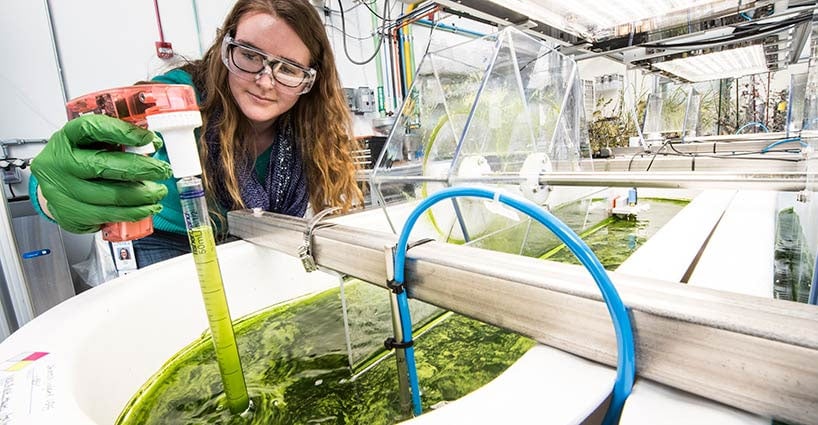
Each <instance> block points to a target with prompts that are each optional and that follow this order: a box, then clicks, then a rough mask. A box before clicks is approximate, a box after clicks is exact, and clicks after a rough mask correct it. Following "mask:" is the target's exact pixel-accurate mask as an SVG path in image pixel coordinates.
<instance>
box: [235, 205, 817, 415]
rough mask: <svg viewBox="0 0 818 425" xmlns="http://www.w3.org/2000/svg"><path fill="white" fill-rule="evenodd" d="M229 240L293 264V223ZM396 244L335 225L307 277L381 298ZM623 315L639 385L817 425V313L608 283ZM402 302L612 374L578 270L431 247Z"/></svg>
mask: <svg viewBox="0 0 818 425" xmlns="http://www.w3.org/2000/svg"><path fill="white" fill-rule="evenodd" d="M228 218H229V222H230V232H231V233H232V234H234V235H236V236H239V237H241V238H243V239H245V240H247V241H249V242H252V243H255V244H258V245H261V246H265V247H269V248H272V249H275V250H277V251H281V252H284V253H287V254H289V255H293V256H296V255H297V251H298V248H299V246H300V245H301V244H302V243H303V241H304V231H305V229H306V227H307V223H306V221H305V220H303V219H299V218H293V217H286V216H281V215H276V214H270V213H263V214H256V215H254V214H253V213H252V212H250V211H235V212H231V213H229V214H228ZM396 241H397V236H395V235H392V234H388V233H382V232H374V231H368V230H364V229H360V228H353V227H348V226H341V225H334V226H328V227H322V228H320V229H318V230H316V231H315V232H314V236H313V250H312V252H313V254H314V257H315V261H316V263H317V264H318V265H320V266H322V267H325V268H328V269H332V270H336V271H338V272H341V273H344V274H347V275H350V276H354V277H357V278H360V279H362V280H365V281H368V282H371V283H374V284H376V285H379V286H382V287H384V288H385V287H386V285H385V280H386V268H385V263H384V256H383V249H384V247H385V246H390V245H393V244H395V242H396ZM610 276H611V279H612V280H613V282H614V284H615V285H616V287H617V289H618V290H619V292H620V295H621V296H622V299H623V300H624V302H625V305H627V306H628V307H629V308H630V309H631V310H632V317H633V324H634V332H635V334H636V336H637V337H636V339H637V350H636V351H637V356H638V361H637V365H638V375H639V376H641V377H643V378H648V379H652V380H654V381H657V382H661V383H663V384H666V385H669V386H671V387H674V388H678V389H681V390H685V391H688V392H691V393H694V394H698V395H700V396H702V397H706V398H709V399H712V400H716V401H719V402H722V403H725V404H728V405H730V406H734V407H737V408H740V409H744V410H747V411H749V412H753V413H756V414H759V415H763V416H767V417H773V418H776V419H780V420H784V421H788V422H794V423H814V422H815V418H818V369H816V368H815V367H814V365H816V364H818V308H817V307H816V306H811V305H806V304H797V303H792V302H787V301H780V300H772V299H763V298H758V297H752V296H746V295H739V294H731V293H725V292H720V291H714V290H710V289H706V288H697V287H690V286H687V285H683V284H679V283H674V282H666V281H661V280H655V279H647V278H641V277H636V276H631V275H625V274H621V273H616V272H610ZM407 282H408V284H407V285H408V291H409V295H410V296H411V297H413V298H417V299H419V300H422V301H426V302H429V303H432V304H435V305H438V306H440V307H443V308H446V309H449V310H452V311H455V312H458V313H461V314H464V315H466V316H469V317H473V318H475V319H478V320H481V321H484V322H486V323H491V324H494V325H496V326H500V327H503V328H506V329H509V330H512V331H515V332H519V333H521V334H523V335H527V336H529V337H532V338H534V339H535V340H537V341H539V342H541V343H543V344H546V345H550V346H553V347H556V348H559V349H561V350H564V351H567V352H570V353H573V354H576V355H579V356H582V357H585V358H588V359H591V360H594V361H597V362H600V363H604V364H607V365H611V366H613V365H615V364H616V342H615V337H614V332H613V326H612V325H611V321H610V318H609V317H608V313H607V310H606V309H605V305H604V303H603V302H602V300H601V296H600V294H599V293H598V292H597V288H596V286H595V285H594V282H593V280H592V278H591V277H590V275H588V273H587V272H586V271H585V270H584V269H583V268H581V267H579V266H573V265H568V264H561V263H555V262H551V261H544V260H538V259H533V258H528V257H521V256H516V255H510V254H504V253H498V252H492V251H486V250H482V249H478V248H472V247H467V246H456V245H449V244H444V243H439V242H431V243H427V244H423V245H420V246H417V247H415V248H412V249H411V250H410V251H409V258H408V260H407Z"/></svg>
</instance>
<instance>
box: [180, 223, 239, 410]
mask: <svg viewBox="0 0 818 425" xmlns="http://www.w3.org/2000/svg"><path fill="white" fill-rule="evenodd" d="M188 238H189V239H190V248H191V252H192V253H193V260H194V262H195V263H196V272H197V273H198V275H199V284H200V285H201V287H202V298H203V299H204V304H205V311H207V320H208V322H209V323H210V332H211V334H212V336H213V348H214V349H215V351H216V360H217V362H218V364H219V370H220V372H221V376H222V381H223V382H224V392H225V394H226V396H227V405H228V406H230V411H231V412H233V413H241V412H243V411H244V410H246V409H247V407H248V404H249V397H248V396H247V387H246V384H245V382H244V375H243V373H242V368H241V360H240V359H239V351H238V347H237V346H236V337H235V336H234V335H233V322H232V321H231V319H230V310H229V309H228V308H227V298H226V296H225V294H224V284H223V283H222V273H221V270H220V269H219V260H218V258H217V257H216V241H215V239H214V238H213V228H211V227H210V226H209V225H206V226H200V227H196V228H193V229H189V230H188Z"/></svg>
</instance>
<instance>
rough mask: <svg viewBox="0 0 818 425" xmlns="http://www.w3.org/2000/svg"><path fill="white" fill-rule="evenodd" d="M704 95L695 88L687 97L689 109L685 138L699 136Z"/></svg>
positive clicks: (686, 116) (683, 131)
mask: <svg viewBox="0 0 818 425" xmlns="http://www.w3.org/2000/svg"><path fill="white" fill-rule="evenodd" d="M701 104H702V95H701V94H700V93H699V92H698V91H697V90H696V89H695V88H693V87H690V92H689V94H688V96H687V107H686V108H685V118H684V126H683V130H682V136H683V137H688V136H689V137H694V136H697V135H698V134H699V116H700V113H701Z"/></svg>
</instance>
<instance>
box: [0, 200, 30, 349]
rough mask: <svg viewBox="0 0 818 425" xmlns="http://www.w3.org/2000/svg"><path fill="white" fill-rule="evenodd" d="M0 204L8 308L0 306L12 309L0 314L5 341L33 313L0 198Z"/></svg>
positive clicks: (0, 258) (5, 205)
mask: <svg viewBox="0 0 818 425" xmlns="http://www.w3.org/2000/svg"><path fill="white" fill-rule="evenodd" d="M2 198H3V204H2V205H0V264H1V265H2V269H3V278H4V279H5V283H6V288H7V290H8V295H9V298H10V299H11V305H10V306H3V310H5V309H6V308H10V309H13V311H12V312H8V314H5V315H4V314H0V337H2V338H3V339H5V337H7V336H9V335H10V334H11V332H12V331H13V330H16V329H17V328H18V327H20V326H22V325H24V324H26V323H28V322H29V321H30V320H31V319H33V318H34V309H33V307H32V303H31V294H30V293H29V290H28V282H27V281H26V274H25V271H24V270H23V262H22V260H21V259H20V253H19V250H18V249H17V239H16V238H15V237H14V229H13V227H12V221H11V213H10V211H9V208H8V201H7V200H6V197H5V196H2Z"/></svg>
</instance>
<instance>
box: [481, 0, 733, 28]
mask: <svg viewBox="0 0 818 425" xmlns="http://www.w3.org/2000/svg"><path fill="white" fill-rule="evenodd" d="M490 1H492V2H493V3H496V4H499V5H502V6H503V7H507V8H509V9H512V10H517V11H519V12H520V13H524V14H526V15H528V16H529V17H530V18H532V19H535V20H538V21H541V22H544V23H547V24H549V25H551V26H554V27H556V28H565V29H569V28H572V29H574V30H576V31H578V32H579V33H581V34H584V35H586V36H593V35H594V34H599V33H600V32H601V31H603V30H607V29H611V28H614V27H616V26H619V25H622V24H629V23H634V22H639V21H643V20H646V19H651V18H658V19H662V18H663V17H664V16H666V15H668V14H671V13H674V12H680V11H684V10H689V11H690V12H691V16H689V18H690V19H693V18H694V17H695V16H698V15H699V14H702V13H704V14H706V13H710V12H712V11H711V10H710V8H707V7H703V6H705V5H711V4H715V3H718V5H717V6H718V8H719V9H723V8H724V7H727V6H726V5H731V6H732V7H736V6H737V5H738V4H740V3H739V2H738V0H607V1H605V2H600V1H598V0H490Z"/></svg>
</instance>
